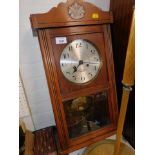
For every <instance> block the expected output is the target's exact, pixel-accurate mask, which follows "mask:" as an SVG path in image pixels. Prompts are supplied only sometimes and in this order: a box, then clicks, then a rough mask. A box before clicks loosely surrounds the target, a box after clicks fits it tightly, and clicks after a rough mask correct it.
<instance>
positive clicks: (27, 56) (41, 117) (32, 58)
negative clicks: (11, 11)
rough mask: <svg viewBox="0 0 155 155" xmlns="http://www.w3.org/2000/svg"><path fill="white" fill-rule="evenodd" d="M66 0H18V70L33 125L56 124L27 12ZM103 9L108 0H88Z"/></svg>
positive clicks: (38, 126) (38, 11) (44, 8)
mask: <svg viewBox="0 0 155 155" xmlns="http://www.w3.org/2000/svg"><path fill="white" fill-rule="evenodd" d="M62 1H63V2H65V1H66V0H22V1H19V2H20V8H19V9H20V10H19V11H20V17H19V19H20V21H19V32H20V36H19V37H20V40H19V45H20V47H19V52H20V53H19V54H20V60H19V64H20V73H21V76H22V80H23V83H24V86H25V90H26V94H27V98H28V102H29V106H30V108H31V112H32V117H33V120H34V125H35V129H36V130H37V129H41V128H45V127H48V126H51V125H55V121H54V116H53V111H52V106H51V101H50V97H49V92H48V87H47V82H46V77H45V72H44V68H43V62H42V58H41V53H40V48H39V44H38V40H37V37H33V35H32V31H31V26H30V21H29V16H30V14H33V13H40V12H47V11H48V10H49V9H51V8H52V7H54V6H56V5H57V4H58V3H59V2H62ZM87 1H89V2H92V3H94V4H95V5H97V6H98V7H100V8H102V9H103V10H105V11H107V10H109V1H110V0H87Z"/></svg>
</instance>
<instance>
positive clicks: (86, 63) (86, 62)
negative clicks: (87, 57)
mask: <svg viewBox="0 0 155 155" xmlns="http://www.w3.org/2000/svg"><path fill="white" fill-rule="evenodd" d="M83 63H86V64H99V62H87V61H83Z"/></svg>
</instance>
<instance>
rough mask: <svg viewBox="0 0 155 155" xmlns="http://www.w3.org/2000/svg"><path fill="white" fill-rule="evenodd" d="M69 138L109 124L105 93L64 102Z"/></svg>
mask: <svg viewBox="0 0 155 155" xmlns="http://www.w3.org/2000/svg"><path fill="white" fill-rule="evenodd" d="M64 109H65V115H66V121H67V127H68V133H69V137H70V138H75V137H78V136H81V135H83V134H86V133H89V132H91V131H94V130H97V129H100V128H102V127H105V126H106V125H108V124H110V115H109V108H108V96H107V93H106V92H101V93H97V94H91V95H89V96H83V97H79V98H76V99H73V100H69V101H66V102H64Z"/></svg>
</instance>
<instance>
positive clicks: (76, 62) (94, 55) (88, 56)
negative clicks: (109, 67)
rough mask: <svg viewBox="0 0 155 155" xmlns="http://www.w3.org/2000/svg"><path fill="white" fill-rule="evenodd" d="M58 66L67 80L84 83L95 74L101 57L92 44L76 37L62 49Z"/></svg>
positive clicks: (99, 65)
mask: <svg viewBox="0 0 155 155" xmlns="http://www.w3.org/2000/svg"><path fill="white" fill-rule="evenodd" d="M60 66H61V71H62V73H63V75H64V76H65V77H66V78H67V79H68V80H69V81H71V82H73V83H76V84H84V83H87V82H89V81H91V80H93V79H94V78H95V77H96V76H97V74H98V72H99V69H100V67H101V59H100V56H99V53H98V50H97V49H96V47H95V46H94V45H93V44H91V43H90V42H88V41H86V40H83V39H77V40H74V41H73V42H71V43H69V44H68V45H67V46H66V47H65V48H64V49H63V51H62V54H61V57H60Z"/></svg>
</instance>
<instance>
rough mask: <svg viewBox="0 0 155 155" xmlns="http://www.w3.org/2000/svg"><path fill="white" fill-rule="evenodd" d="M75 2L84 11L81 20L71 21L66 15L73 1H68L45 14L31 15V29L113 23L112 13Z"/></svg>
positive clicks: (82, 2)
mask: <svg viewBox="0 0 155 155" xmlns="http://www.w3.org/2000/svg"><path fill="white" fill-rule="evenodd" d="M76 2H77V3H78V4H80V5H82V6H83V7H84V9H85V15H84V17H83V18H81V19H72V18H71V17H70V16H69V15H68V8H69V7H70V6H71V5H72V4H73V3H74V0H68V1H67V2H66V3H59V4H58V6H57V7H53V8H52V9H51V10H49V11H48V12H46V13H39V14H31V15H30V21H31V26H32V28H33V29H38V28H49V27H64V26H77V25H91V24H106V23H112V22H113V15H112V12H106V11H102V10H101V9H100V8H98V7H96V6H95V5H93V4H91V3H89V2H84V1H82V0H77V1H76ZM93 14H97V16H98V17H93Z"/></svg>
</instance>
